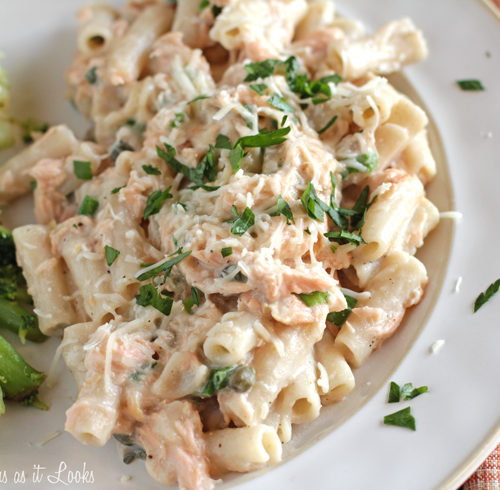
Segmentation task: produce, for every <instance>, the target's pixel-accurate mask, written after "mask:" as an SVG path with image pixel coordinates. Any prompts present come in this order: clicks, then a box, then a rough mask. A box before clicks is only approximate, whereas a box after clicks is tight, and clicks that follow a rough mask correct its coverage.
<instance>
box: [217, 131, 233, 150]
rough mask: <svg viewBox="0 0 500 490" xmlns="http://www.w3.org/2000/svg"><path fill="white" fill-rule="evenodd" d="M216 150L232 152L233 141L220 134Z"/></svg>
mask: <svg viewBox="0 0 500 490" xmlns="http://www.w3.org/2000/svg"><path fill="white" fill-rule="evenodd" d="M215 148H220V149H222V150H231V149H232V148H233V145H232V144H231V140H230V139H229V138H228V137H227V136H226V135H225V134H219V135H218V136H217V139H216V140H215Z"/></svg>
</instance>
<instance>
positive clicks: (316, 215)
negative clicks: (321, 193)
mask: <svg viewBox="0 0 500 490" xmlns="http://www.w3.org/2000/svg"><path fill="white" fill-rule="evenodd" d="M300 201H301V202H302V206H304V209H305V210H306V212H307V214H308V215H309V216H310V217H311V218H313V219H315V220H318V221H321V222H323V220H324V218H325V210H327V209H328V206H327V205H326V204H325V203H324V202H323V201H322V200H321V199H320V198H319V197H318V195H317V194H316V189H315V188H314V184H313V183H312V182H309V184H307V187H306V189H305V191H304V192H303V194H302V197H301V198H300Z"/></svg>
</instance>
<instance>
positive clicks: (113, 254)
mask: <svg viewBox="0 0 500 490" xmlns="http://www.w3.org/2000/svg"><path fill="white" fill-rule="evenodd" d="M118 255H120V251H119V250H116V248H113V247H110V246H109V245H105V246H104V256H105V257H106V264H108V266H111V265H112V264H113V262H114V261H115V260H116V259H117V258H118Z"/></svg>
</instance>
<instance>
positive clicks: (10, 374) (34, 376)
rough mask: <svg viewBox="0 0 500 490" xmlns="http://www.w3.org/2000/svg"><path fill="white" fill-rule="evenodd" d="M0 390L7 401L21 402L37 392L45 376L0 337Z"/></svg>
mask: <svg viewBox="0 0 500 490" xmlns="http://www.w3.org/2000/svg"><path fill="white" fill-rule="evenodd" d="M0 373H2V374H1V376H0V388H1V390H2V392H3V396H4V397H5V398H7V399H9V400H16V401H21V400H23V399H25V398H28V397H30V396H31V395H34V394H36V393H37V392H38V388H39V386H40V385H41V384H42V382H43V380H44V379H45V374H43V373H41V372H40V371H37V370H36V369H34V368H33V367H31V366H30V365H29V364H28V363H27V362H26V361H25V360H24V359H23V358H22V357H21V356H20V355H19V354H18V353H17V351H16V350H15V349H14V348H13V347H12V346H11V345H10V344H9V342H7V340H5V338H4V337H2V336H1V335H0Z"/></svg>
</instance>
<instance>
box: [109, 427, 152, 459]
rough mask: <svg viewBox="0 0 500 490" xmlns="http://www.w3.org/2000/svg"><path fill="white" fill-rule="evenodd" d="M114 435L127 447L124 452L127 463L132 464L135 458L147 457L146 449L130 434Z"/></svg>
mask: <svg viewBox="0 0 500 490" xmlns="http://www.w3.org/2000/svg"><path fill="white" fill-rule="evenodd" d="M113 437H114V438H115V439H116V440H117V441H118V442H119V443H120V444H123V445H124V446H126V447H127V449H126V451H125V453H124V454H123V462H124V463H125V464H130V463H132V461H134V460H135V459H146V456H147V455H146V451H144V449H143V448H142V447H141V446H139V445H138V444H136V443H135V441H134V440H133V439H132V437H131V436H129V435H128V434H113Z"/></svg>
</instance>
